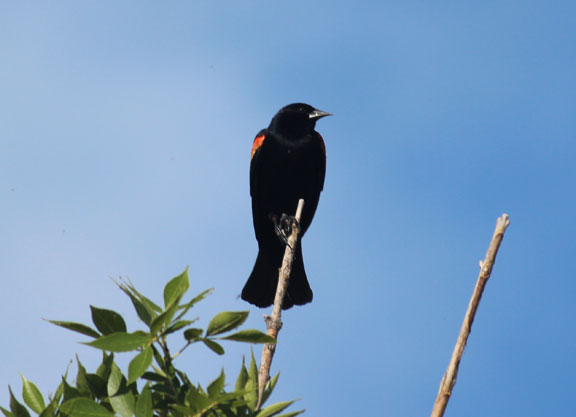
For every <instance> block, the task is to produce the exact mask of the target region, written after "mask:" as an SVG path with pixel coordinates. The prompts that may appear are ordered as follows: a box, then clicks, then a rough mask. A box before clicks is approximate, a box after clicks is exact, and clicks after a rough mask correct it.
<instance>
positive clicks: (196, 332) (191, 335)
mask: <svg viewBox="0 0 576 417" xmlns="http://www.w3.org/2000/svg"><path fill="white" fill-rule="evenodd" d="M202 333H204V330H202V329H188V330H186V331H185V332H184V337H185V338H186V340H187V341H188V342H194V341H196V340H200V339H201V338H202Z"/></svg>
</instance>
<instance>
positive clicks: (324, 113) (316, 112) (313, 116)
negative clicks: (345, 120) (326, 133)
mask: <svg viewBox="0 0 576 417" xmlns="http://www.w3.org/2000/svg"><path fill="white" fill-rule="evenodd" d="M326 116H332V113H328V112H327V111H322V110H314V111H313V112H312V113H309V114H308V117H309V118H310V119H314V120H318V119H321V118H322V117H326Z"/></svg>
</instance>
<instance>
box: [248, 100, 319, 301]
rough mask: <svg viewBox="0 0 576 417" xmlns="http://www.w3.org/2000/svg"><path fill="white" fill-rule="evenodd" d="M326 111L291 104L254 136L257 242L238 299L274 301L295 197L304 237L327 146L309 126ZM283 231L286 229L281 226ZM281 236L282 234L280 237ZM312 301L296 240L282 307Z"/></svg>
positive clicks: (252, 190) (252, 182) (252, 164)
mask: <svg viewBox="0 0 576 417" xmlns="http://www.w3.org/2000/svg"><path fill="white" fill-rule="evenodd" d="M329 115H330V113H327V112H325V111H321V110H317V109H315V108H314V107H312V106H309V105H308V104H303V103H294V104H289V105H288V106H286V107H283V108H282V109H280V111H278V113H276V115H275V116H274V118H273V119H272V121H271V122H270V126H268V128H267V129H263V130H261V131H260V132H259V133H258V134H257V135H256V139H254V145H253V146H252V157H251V160H250V195H251V196H252V218H253V222H254V231H255V234H256V239H257V240H258V258H257V259H256V264H255V265H254V269H253V270H252V274H250V278H248V282H246V285H245V286H244V289H243V290H242V298H243V299H244V300H246V301H248V302H249V303H251V304H254V305H256V306H258V307H268V306H270V305H272V304H273V303H274V296H275V294H276V286H277V285H278V269H279V268H280V266H281V264H282V258H283V255H284V248H285V245H286V243H285V234H286V233H287V232H288V233H289V230H290V227H289V226H288V227H286V220H287V219H288V223H289V224H291V221H293V217H291V216H293V215H294V213H295V212H296V207H297V205H298V200H299V199H300V198H303V199H304V210H303V212H302V217H301V219H300V231H301V233H300V237H302V236H304V234H305V233H306V230H308V227H309V226H310V223H311V222H312V218H313V217H314V212H315V211H316V207H317V206H318V199H319V198H320V192H321V191H322V188H323V187H324V175H325V172H326V148H325V147H324V140H323V139H322V136H320V134H319V133H318V132H316V131H315V130H314V127H315V125H316V121H318V119H320V118H322V117H324V116H329ZM286 229H287V230H286ZM283 237H284V238H283ZM310 301H312V290H311V289H310V285H309V284H308V279H307V278H306V272H305V271H304V262H303V259H302V248H301V244H300V242H299V243H298V244H297V247H296V251H295V258H294V262H293V264H292V273H291V276H290V281H289V284H288V289H287V291H286V295H285V297H284V303H283V305H282V308H283V309H285V310H286V309H288V308H290V307H292V306H293V305H294V304H297V305H302V304H306V303H309V302H310Z"/></svg>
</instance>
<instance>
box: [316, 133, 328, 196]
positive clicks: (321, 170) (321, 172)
mask: <svg viewBox="0 0 576 417" xmlns="http://www.w3.org/2000/svg"><path fill="white" fill-rule="evenodd" d="M316 135H317V136H318V140H319V142H320V148H321V151H322V152H321V161H320V167H319V171H318V174H319V175H320V176H319V178H318V180H319V183H320V191H322V190H323V189H324V178H325V177H326V145H325V144H324V139H323V138H322V135H321V134H320V133H318V132H316Z"/></svg>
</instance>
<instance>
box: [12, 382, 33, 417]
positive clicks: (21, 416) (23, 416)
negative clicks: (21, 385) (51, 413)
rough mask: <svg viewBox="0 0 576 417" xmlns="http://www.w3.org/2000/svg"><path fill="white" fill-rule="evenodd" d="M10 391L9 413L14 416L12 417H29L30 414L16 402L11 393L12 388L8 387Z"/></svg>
mask: <svg viewBox="0 0 576 417" xmlns="http://www.w3.org/2000/svg"><path fill="white" fill-rule="evenodd" d="M8 390H9V391H10V411H12V414H14V417H30V413H29V412H28V410H27V409H26V407H24V406H23V405H22V404H20V403H19V402H18V400H17V399H16V397H15V396H14V394H13V393H12V388H10V386H8Z"/></svg>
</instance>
